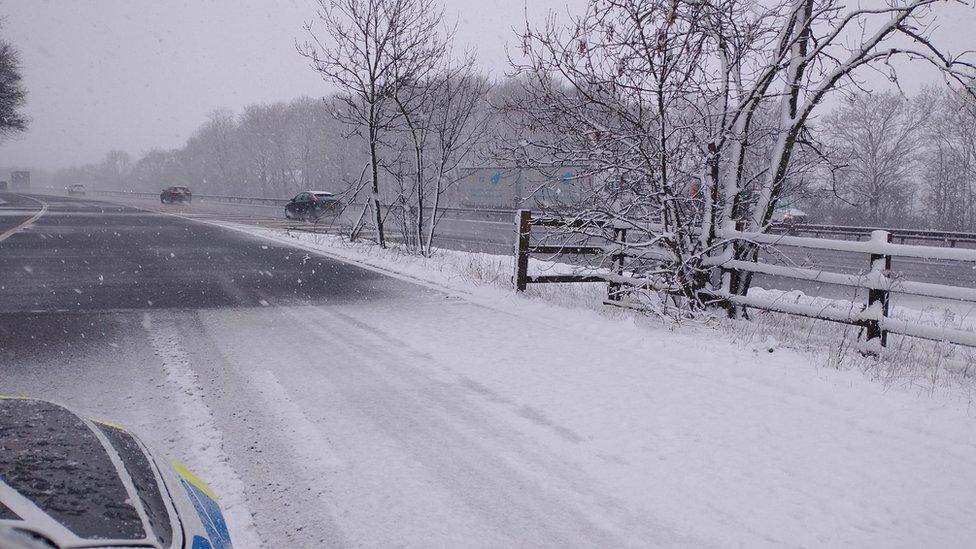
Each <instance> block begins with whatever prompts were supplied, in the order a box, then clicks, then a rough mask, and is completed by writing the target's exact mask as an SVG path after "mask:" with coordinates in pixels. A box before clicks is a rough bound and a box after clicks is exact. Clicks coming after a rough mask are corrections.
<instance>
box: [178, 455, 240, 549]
mask: <svg viewBox="0 0 976 549" xmlns="http://www.w3.org/2000/svg"><path fill="white" fill-rule="evenodd" d="M172 463H173V469H174V470H176V472H177V473H178V474H179V475H180V481H181V482H182V483H183V488H184V489H185V490H186V492H187V494H188V495H189V496H190V501H191V502H193V507H194V509H196V511H197V515H199V517H200V522H202V523H203V528H204V529H205V530H206V531H207V536H209V537H210V540H209V543H208V544H204V543H206V541H207V540H203V539H202V538H199V536H198V537H197V538H194V540H193V547H194V548H196V547H200V548H209V547H212V548H213V549H230V547H231V543H230V532H228V530H227V522H226V521H225V520H224V515H223V514H222V513H221V512H220V506H219V505H218V504H217V495H216V494H214V492H213V490H211V489H210V486H208V485H207V483H206V482H204V481H203V480H201V479H200V478H199V477H198V476H196V475H194V474H193V473H191V472H190V470H189V469H187V468H186V467H184V466H183V465H182V464H180V463H179V462H176V461H174V462H172ZM198 539H200V540H202V541H201V542H200V543H201V544H200V545H198V541H197V540H198Z"/></svg>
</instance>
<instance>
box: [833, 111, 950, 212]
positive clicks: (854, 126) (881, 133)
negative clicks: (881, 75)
mask: <svg viewBox="0 0 976 549" xmlns="http://www.w3.org/2000/svg"><path fill="white" fill-rule="evenodd" d="M931 113H932V109H931V102H930V101H926V100H924V98H915V99H909V98H907V97H904V96H902V95H900V94H898V93H894V92H886V93H873V94H867V93H860V94H854V95H852V96H850V97H849V98H847V100H846V101H845V102H844V104H843V105H842V106H841V107H840V108H838V109H836V110H835V111H833V112H832V113H831V114H830V116H828V117H826V119H825V121H824V126H825V128H826V130H825V131H826V134H827V139H828V142H829V146H830V148H831V151H832V154H834V155H835V158H834V160H835V161H836V162H839V163H841V164H843V165H844V167H843V168H842V169H841V170H839V171H838V174H837V183H836V186H835V190H836V192H837V194H838V195H839V196H840V197H841V198H842V199H843V200H845V201H846V202H848V203H849V204H852V205H854V206H856V207H859V208H862V209H863V211H864V212H865V213H866V221H867V222H869V223H871V224H875V225H879V224H888V223H890V222H892V221H894V220H895V219H896V218H898V217H900V218H901V219H904V218H905V216H906V214H907V213H908V209H909V208H910V206H911V199H912V196H913V194H914V191H915V187H916V179H915V175H916V171H917V168H918V160H919V159H920V157H921V154H922V145H923V140H924V139H925V136H924V135H923V133H922V130H923V128H924V126H925V124H926V123H927V122H928V121H929V117H930V116H931Z"/></svg>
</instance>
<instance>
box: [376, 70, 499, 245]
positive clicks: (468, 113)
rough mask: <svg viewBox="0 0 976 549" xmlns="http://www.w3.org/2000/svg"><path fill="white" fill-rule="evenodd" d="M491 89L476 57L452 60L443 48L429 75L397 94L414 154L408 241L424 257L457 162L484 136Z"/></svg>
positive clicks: (412, 157) (412, 154) (470, 151)
mask: <svg viewBox="0 0 976 549" xmlns="http://www.w3.org/2000/svg"><path fill="white" fill-rule="evenodd" d="M488 88H489V86H488V81H487V79H485V78H484V77H482V76H480V75H477V74H475V71H474V58H473V57H472V56H470V55H469V56H467V58H466V59H464V60H463V61H460V62H454V61H452V60H451V59H450V58H449V57H448V54H447V52H446V51H445V55H444V57H443V58H442V59H439V60H437V66H436V68H435V70H434V71H433V72H431V73H430V75H429V76H428V77H427V78H426V79H424V80H422V81H419V82H415V83H413V85H411V86H408V87H404V88H401V90H400V92H402V93H397V95H396V96H395V101H396V104H397V107H398V109H399V111H400V114H401V116H402V119H403V133H405V134H406V135H407V136H408V139H407V141H408V143H409V148H410V152H411V154H410V156H411V162H410V164H409V165H410V172H411V176H412V180H413V185H412V187H413V188H412V189H411V190H410V192H409V193H408V195H409V197H410V200H409V202H410V209H411V212H412V213H413V215H412V216H411V217H412V218H413V219H412V223H411V231H412V232H413V233H414V238H411V239H410V240H412V241H415V242H416V243H417V248H418V250H419V251H420V253H422V254H423V255H430V253H431V250H432V243H433V240H434V234H435V230H436V226H437V223H438V221H439V219H440V216H441V212H440V203H441V197H442V196H443V194H444V193H445V192H447V191H448V190H449V189H450V188H451V187H452V185H454V184H455V183H456V182H457V177H458V172H457V168H458V166H459V164H460V163H461V162H462V161H464V160H465V159H466V158H469V157H470V155H471V153H472V152H474V150H475V149H476V148H477V146H478V145H479V144H480V143H482V141H483V140H484V138H485V135H486V129H487V121H488V111H487V109H486V108H485V107H486V103H485V100H486V95H487V91H488ZM428 209H429V210H430V215H429V216H428V215H426V211H427V210H428Z"/></svg>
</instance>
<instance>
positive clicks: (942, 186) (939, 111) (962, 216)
mask: <svg viewBox="0 0 976 549" xmlns="http://www.w3.org/2000/svg"><path fill="white" fill-rule="evenodd" d="M818 130H819V133H820V137H821V138H822V140H823V144H824V146H823V151H824V152H825V153H826V154H825V157H824V164H823V166H822V168H823V169H822V170H821V172H820V173H819V174H818V175H819V177H818V178H817V179H816V180H815V181H814V182H813V183H814V184H812V185H810V187H809V188H808V189H806V191H807V192H805V193H801V194H800V195H798V196H796V197H795V198H794V201H795V203H796V204H797V205H799V206H800V207H801V208H802V209H804V210H805V211H807V212H808V213H809V214H811V215H812V219H813V220H816V221H818V222H822V223H835V224H841V225H872V226H884V227H925V228H940V229H948V230H959V231H976V102H974V100H973V98H972V96H971V95H970V94H967V93H963V92H962V91H961V90H958V89H945V88H928V89H925V90H923V91H922V92H921V93H919V94H917V95H914V96H905V95H902V94H899V93H895V92H882V93H863V92H862V93H857V94H853V95H851V96H849V97H847V98H846V99H845V100H844V101H843V103H842V104H841V105H840V106H839V107H837V108H836V109H835V110H834V111H833V112H831V113H830V114H829V115H828V116H826V117H825V118H824V120H822V121H821V122H819V123H818Z"/></svg>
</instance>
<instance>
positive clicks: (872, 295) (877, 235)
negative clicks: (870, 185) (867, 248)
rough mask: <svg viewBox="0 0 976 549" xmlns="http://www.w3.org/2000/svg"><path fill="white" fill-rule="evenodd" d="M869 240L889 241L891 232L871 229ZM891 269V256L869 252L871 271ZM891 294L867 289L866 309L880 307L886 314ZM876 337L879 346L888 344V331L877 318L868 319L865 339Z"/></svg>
mask: <svg viewBox="0 0 976 549" xmlns="http://www.w3.org/2000/svg"><path fill="white" fill-rule="evenodd" d="M871 242H885V243H890V242H891V233H890V232H888V231H871ZM890 270H891V256H890V255H888V254H871V273H872V274H873V273H879V274H881V275H887V274H888V272H889V271H890ZM890 297H891V294H890V292H888V290H876V289H869V290H868V310H872V309H874V308H880V309H881V315H882V316H885V317H886V316H888V305H889V301H890ZM875 338H878V339H880V340H881V346H882V347H884V346H886V345H887V344H888V331H887V330H883V329H881V323H880V322H879V321H877V320H870V321H868V323H867V340H868V341H871V340H872V339H875Z"/></svg>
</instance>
